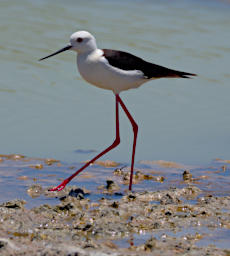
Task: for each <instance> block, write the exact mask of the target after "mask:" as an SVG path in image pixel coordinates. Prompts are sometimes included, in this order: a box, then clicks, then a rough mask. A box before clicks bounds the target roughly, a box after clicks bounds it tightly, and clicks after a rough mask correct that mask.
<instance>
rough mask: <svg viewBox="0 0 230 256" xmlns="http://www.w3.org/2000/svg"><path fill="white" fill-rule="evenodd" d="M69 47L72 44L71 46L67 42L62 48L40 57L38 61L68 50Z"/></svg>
mask: <svg viewBox="0 0 230 256" xmlns="http://www.w3.org/2000/svg"><path fill="white" fill-rule="evenodd" d="M71 47H72V46H71V45H70V44H68V45H67V46H66V47H64V48H62V49H60V50H58V51H56V52H54V53H52V54H50V55H48V56H46V57H44V58H41V59H40V60H39V61H41V60H44V59H48V58H49V57H52V56H54V55H56V54H59V53H61V52H64V51H67V50H69V49H70V48H71Z"/></svg>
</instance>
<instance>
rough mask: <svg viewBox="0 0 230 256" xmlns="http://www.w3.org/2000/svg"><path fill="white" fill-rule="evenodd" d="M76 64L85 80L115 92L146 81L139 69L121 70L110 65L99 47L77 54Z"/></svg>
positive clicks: (137, 85)
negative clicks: (89, 51)
mask: <svg viewBox="0 0 230 256" xmlns="http://www.w3.org/2000/svg"><path fill="white" fill-rule="evenodd" d="M77 66H78V69H79V72H80V74H81V76H82V77H83V78H84V79H85V80H86V81H87V82H89V83H90V84H93V85H95V86H97V87H99V88H103V89H107V90H112V91H113V92H114V93H115V94H117V93H120V92H121V91H124V90H128V89H131V88H137V87H139V86H140V85H141V84H143V83H145V82H147V81H148V79H146V78H144V75H143V73H142V72H141V71H138V70H132V71H127V70H121V69H119V68H116V67H113V66H111V65H110V64H109V63H108V61H107V60H106V59H105V57H103V51H102V50H100V49H96V50H95V51H93V52H91V53H87V54H86V53H83V54H78V56H77Z"/></svg>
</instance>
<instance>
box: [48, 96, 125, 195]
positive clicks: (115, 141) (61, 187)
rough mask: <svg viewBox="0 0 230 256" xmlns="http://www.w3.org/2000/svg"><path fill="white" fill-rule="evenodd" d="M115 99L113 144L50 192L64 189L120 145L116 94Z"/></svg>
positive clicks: (117, 97)
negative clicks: (86, 169)
mask: <svg viewBox="0 0 230 256" xmlns="http://www.w3.org/2000/svg"><path fill="white" fill-rule="evenodd" d="M115 97H116V138H115V140H114V142H113V143H112V145H111V146H109V147H108V148H106V149H105V150H104V151H102V152H101V153H100V154H98V155H97V156H95V157H94V158H93V159H92V160H90V161H89V162H87V163H86V164H85V165H83V166H82V167H81V168H80V169H79V170H78V171H76V172H75V173H74V174H72V175H71V176H70V177H69V178H67V179H65V180H64V181H63V182H62V183H61V184H60V185H59V186H57V187H55V188H52V189H50V191H56V190H58V191H60V190H62V189H63V188H65V186H66V185H67V184H68V183H69V182H70V181H71V180H72V179H73V178H74V177H75V176H77V175H78V174H79V173H80V172H82V171H83V170H84V169H85V168H86V167H88V166H89V165H90V164H91V163H93V162H95V161H96V160H97V159H98V158H100V157H101V156H103V155H104V154H106V153H107V152H109V151H110V150H112V149H113V148H115V147H116V146H118V145H119V144H120V132H119V105H118V99H119V96H118V94H116V95H115Z"/></svg>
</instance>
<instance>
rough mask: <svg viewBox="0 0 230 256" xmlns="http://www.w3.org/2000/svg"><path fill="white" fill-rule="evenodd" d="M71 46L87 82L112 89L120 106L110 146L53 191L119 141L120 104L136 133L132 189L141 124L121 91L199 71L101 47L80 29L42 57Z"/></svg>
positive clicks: (68, 180) (65, 49) (131, 177)
mask: <svg viewBox="0 0 230 256" xmlns="http://www.w3.org/2000/svg"><path fill="white" fill-rule="evenodd" d="M67 50H71V51H75V52H77V66H78V70H79V72H80V74H81V76H82V77H83V78H84V79H85V80H86V81H87V82H89V83H90V84H92V85H94V86H97V87H99V88H102V89H107V90H111V91H112V92H113V93H114V95H115V110H116V138H115V140H114V142H113V143H112V144H111V145H110V146H109V147H107V148H106V149H105V150H104V151H102V152H101V153H100V154H98V155H97V156H95V157H94V158H93V159H92V160H90V161H89V162H87V163H86V164H85V165H84V166H82V167H81V168H80V169H79V170H78V171H76V172H75V173H74V174H72V175H71V176H70V177H69V178H67V179H65V180H64V181H63V182H62V183H61V184H60V185H59V186H57V187H55V188H53V189H51V190H50V191H56V190H58V191H60V190H62V189H63V188H64V187H65V186H66V185H67V184H68V183H69V182H70V181H71V180H72V179H73V178H74V177H75V176H76V175H78V174H79V173H80V172H82V171H83V170H84V169H85V168H86V167H87V166H89V165H90V164H91V163H93V162H94V161H96V160H97V159H98V158H100V157H101V156H103V155H104V154H106V153H107V152H109V151H110V150H112V149H113V148H115V147H116V146H118V145H119V143H120V133H119V105H120V106H121V108H122V109H123V111H124V112H125V114H126V115H127V117H128V119H129V121H130V123H131V125H132V128H133V133H134V139H133V150H132V159H131V171H130V181H129V190H131V189H132V180H133V169H134V158H135V149H136V140H137V133H138V126H137V124H136V122H135V121H134V119H133V117H132V116H131V114H130V113H129V111H128V109H127V108H126V106H125V104H124V103H123V101H122V99H121V98H120V96H119V93H120V92H122V91H125V90H129V89H133V88H138V87H139V86H140V85H142V84H143V83H146V82H148V81H150V80H153V79H157V78H190V77H191V76H195V74H192V73H186V72H181V71H177V70H173V69H168V68H165V67H162V66H159V65H156V64H153V63H150V62H147V61H145V60H143V59H141V58H139V57H136V56H134V55H132V54H130V53H127V52H123V51H117V50H110V49H98V48H97V44H96V39H95V38H94V36H93V35H91V34H90V33H89V32H87V31H78V32H75V33H73V34H72V35H71V37H70V43H69V44H68V45H67V46H66V47H64V48H62V49H60V50H59V51H57V52H54V53H53V54H50V55H48V56H46V57H44V58H41V59H40V61H41V60H44V59H47V58H49V57H52V56H54V55H56V54H58V53H61V52H64V51H67Z"/></svg>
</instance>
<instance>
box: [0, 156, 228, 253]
mask: <svg viewBox="0 0 230 256" xmlns="http://www.w3.org/2000/svg"><path fill="white" fill-rule="evenodd" d="M10 157H11V158H12V159H13V160H12V159H10V160H12V161H24V162H23V163H24V164H25V161H27V160H28V159H27V160H26V158H23V157H20V158H19V157H16V160H15V156H10ZM10 157H9V158H10ZM7 160H9V159H7V157H6V156H2V163H4V162H5V161H7ZM39 161H43V160H41V159H39ZM39 161H38V162H36V161H35V162H33V161H32V163H31V159H30V161H29V160H28V166H29V168H30V169H33V170H35V171H42V170H43V169H44V168H46V166H47V165H55V166H56V168H58V167H61V164H60V162H59V161H55V160H49V161H47V160H46V161H43V163H42V165H44V166H42V167H41V163H40V162H39ZM218 161H219V160H218ZM162 163H163V162H162ZM223 163H226V162H223ZM158 164H159V163H158ZM160 164H161V163H160ZM105 165H108V162H106V164H105ZM163 165H164V166H161V167H163V168H165V166H166V165H167V167H169V168H177V167H178V166H176V167H175V165H174V164H172V163H171V164H169V162H168V163H166V162H164V163H163ZM100 166H103V164H102V163H100ZM113 166H116V165H114V163H113ZM110 167H111V166H110ZM20 168H21V167H20ZM179 168H181V174H180V182H178V184H180V186H179V185H178V186H172V185H170V186H168V187H167V188H165V189H162V190H155V191H154V189H153V191H149V190H147V189H146V190H145V189H143V188H142V189H141V191H135V192H129V191H128V190H127V189H124V187H123V186H125V187H126V188H127V185H126V183H127V176H128V175H129V168H123V167H120V168H117V167H116V169H115V167H114V168H113V169H114V171H113V175H112V179H107V180H104V181H103V183H104V184H102V185H100V186H98V187H97V188H96V190H90V188H83V187H80V186H71V185H70V186H68V187H66V188H65V189H64V190H63V191H60V192H49V191H48V188H49V186H48V187H47V186H44V184H42V183H41V184H39V183H36V184H31V185H30V186H28V187H27V188H26V193H27V195H28V196H29V197H30V198H31V200H36V198H39V197H44V198H46V203H43V204H40V205H37V206H35V207H32V208H27V207H26V206H27V202H26V200H22V199H20V200H19V199H15V200H9V201H6V202H2V203H1V204H0V255H3V256H6V255H7V256H8V255H79V256H80V255H102V256H103V255H166V256H167V255H170V256H171V255H218V256H222V255H225V256H229V255H230V246H229V242H228V241H229V238H230V195H229V193H227V192H226V191H225V193H222V194H220V193H219V194H218V193H214V192H213V193H211V192H210V188H209V190H208V188H207V185H206V186H204V187H205V189H202V186H203V183H202V181H203V180H208V181H209V184H211V182H210V181H211V180H212V179H211V178H206V177H205V175H203V174H202V172H201V175H200V176H199V177H198V176H197V175H195V174H193V173H192V171H191V170H189V169H187V168H186V167H181V166H180V167H179ZM70 169H71V168H70ZM216 169H218V170H216ZM216 169H215V170H214V172H217V171H220V172H221V171H225V172H228V171H229V169H228V166H225V168H219V167H218V168H216ZM223 169H224V170H223ZM209 170H210V169H209ZM91 178H92V177H91V176H89V177H88V179H91ZM27 181H28V180H24V179H21V180H19V182H27ZM134 181H135V182H134V183H135V184H137V186H138V185H140V186H141V184H142V183H143V182H158V183H159V184H163V183H164V182H165V178H164V177H163V176H161V175H160V173H159V172H158V170H157V169H151V171H148V173H146V172H145V171H144V170H136V172H135V175H134ZM15 189H17V188H15ZM217 194H218V195H217ZM95 195H97V197H96V198H95ZM54 199H55V200H56V201H55V202H56V203H55V204H50V203H47V202H49V200H50V201H52V200H54ZM216 241H218V242H219V243H217V242H216Z"/></svg>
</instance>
